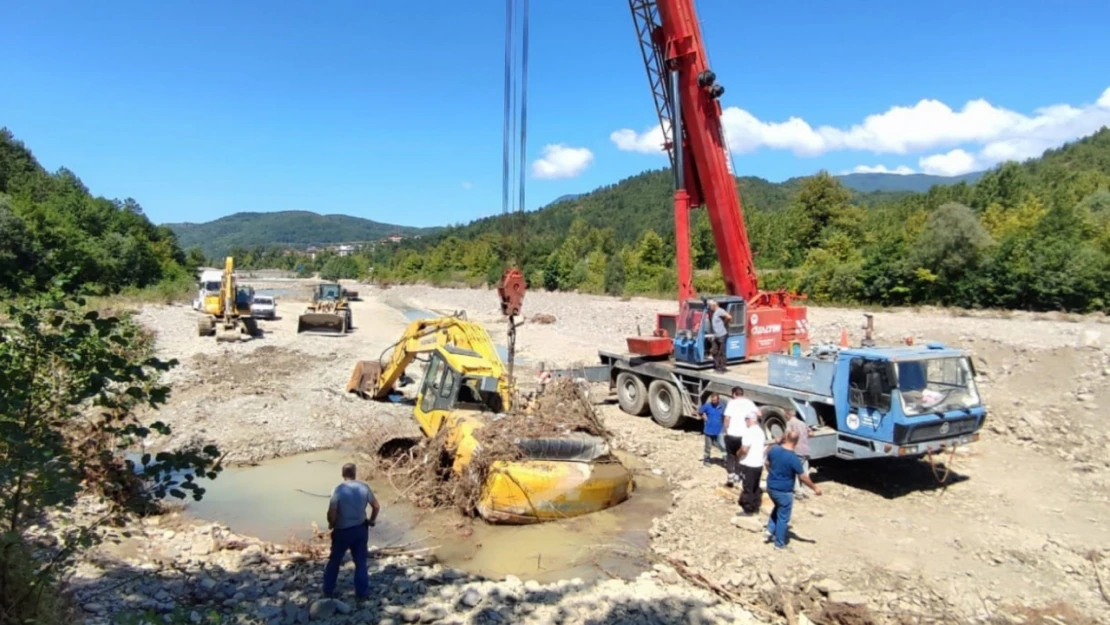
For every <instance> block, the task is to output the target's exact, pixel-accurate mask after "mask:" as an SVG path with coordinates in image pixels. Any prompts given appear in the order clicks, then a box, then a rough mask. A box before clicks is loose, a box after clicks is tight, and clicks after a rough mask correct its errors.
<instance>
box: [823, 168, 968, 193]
mask: <svg viewBox="0 0 1110 625" xmlns="http://www.w3.org/2000/svg"><path fill="white" fill-rule="evenodd" d="M985 173H987V172H985V171H975V172H971V173H970V174H964V175H962V176H930V175H929V174H844V175H842V176H837V178H839V179H840V182H841V183H842V184H843V185H844V186H846V187H848V188H849V189H852V190H854V191H859V192H861V193H871V192H872V191H911V192H913V193H924V192H926V191H928V190H929V189H930V188H932V187H933V186H934V185H938V184H945V185H948V184H959V183H961V182H966V183H968V184H972V183H974V182H976V181H978V180H979V179H980V178H982V177H983V174H985Z"/></svg>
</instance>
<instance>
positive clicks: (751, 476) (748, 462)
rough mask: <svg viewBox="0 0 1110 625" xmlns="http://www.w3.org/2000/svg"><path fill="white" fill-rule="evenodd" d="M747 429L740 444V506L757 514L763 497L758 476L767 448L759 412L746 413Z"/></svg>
mask: <svg viewBox="0 0 1110 625" xmlns="http://www.w3.org/2000/svg"><path fill="white" fill-rule="evenodd" d="M747 424H748V427H747V429H745V430H744V437H743V440H742V442H741V444H740V477H741V479H742V480H743V489H742V490H741V491H740V508H741V509H742V510H743V511H744V514H746V515H752V514H758V513H759V507H760V504H761V503H762V499H763V491H762V490H761V489H760V488H759V478H760V477H762V475H763V462H764V452H765V450H766V448H767V435H766V433H764V431H763V426H762V425H761V424H760V423H759V413H754V414H751V413H749V414H748V415H747Z"/></svg>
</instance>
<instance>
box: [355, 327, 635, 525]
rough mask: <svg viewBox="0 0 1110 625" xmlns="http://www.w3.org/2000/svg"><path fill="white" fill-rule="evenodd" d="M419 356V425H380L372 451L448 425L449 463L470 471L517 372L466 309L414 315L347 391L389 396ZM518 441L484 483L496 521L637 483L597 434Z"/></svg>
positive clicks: (588, 504) (481, 506)
mask: <svg viewBox="0 0 1110 625" xmlns="http://www.w3.org/2000/svg"><path fill="white" fill-rule="evenodd" d="M383 356H384V354H383ZM418 356H419V357H420V359H421V360H422V361H426V364H425V366H424V376H423V381H422V383H421V386H420V388H419V391H418V393H417V395H416V402H415V407H414V409H413V417H414V422H415V423H409V424H407V425H406V426H400V428H401V429H399V430H391V431H384V432H382V433H381V435H380V436H378V438H377V440H376V441H374V442H373V443H372V445H373V446H374V447H377V449H376V450H372V451H374V452H376V453H379V454H383V455H384V454H385V453H386V450H387V449H397V448H399V447H402V446H403V445H404V444H415V442H417V441H418V440H419V438H420V437H421V436H424V437H428V438H434V437H436V436H437V435H438V434H440V433H441V432H443V434H444V435H445V436H446V448H447V449H449V450H453V453H454V457H453V462H452V465H451V471H453V472H454V473H455V474H456V475H462V474H463V472H464V470H465V469H466V468H467V466H468V465H469V464H470V463H471V462H473V461H474V460H475V458H478V457H480V455H481V454H482V453H483V449H482V444H481V442H480V440H479V436H476V434H478V433H479V430H480V429H481V428H483V427H486V426H488V424H489V423H490V422H491V421H493V420H497V419H501V418H505V417H506V413H507V412H509V410H510V409H511V408H512V405H511V404H512V400H513V393H512V392H511V385H510V380H509V376H508V375H507V372H506V370H505V367H504V365H503V363H502V361H501V357H500V356H499V355H498V353H497V349H496V346H495V345H494V344H493V341H492V340H491V339H490V336H489V333H488V332H486V330H485V328H483V327H482V326H481V325H479V324H477V323H475V322H471V321H468V320H467V319H466V318H465V315H464V314H461V313H456V315H454V316H446V317H440V318H436V319H424V320H418V321H414V322H412V323H411V324H409V326H408V328H407V329H406V330H405V333H404V335H403V336H402V337H401V339H400V340H399V341H398V342H397V343H396V344H395V345H394V346H393V351H392V354H391V355H390V356H389V357H388V359H387V360H384V362H383V360H379V361H373V360H362V361H359V362H358V363H357V364H356V365H355V368H354V371H353V372H352V373H351V379H350V381H349V382H348V383H347V391H348V392H352V393H357V394H358V395H360V396H362V397H363V398H366V399H379V400H380V399H386V398H388V396H389V395H390V394H391V393H392V392H393V391H394V385H395V384H396V383H398V382H400V383H402V385H403V384H406V383H409V382H411V380H409V379H408V378H406V377H405V369H406V367H408V366H409V364H411V363H412V362H413V361H414V360H416V358H417V357H418ZM512 442H513V443H514V444H515V445H516V446H517V447H518V450H519V453H516V454H514V458H513V459H512V460H496V461H493V462H492V464H491V465H490V470H489V471H488V472H487V473H486V474H485V475H486V481H485V483H484V484H483V485H482V486H481V492H480V495H479V498H478V503H477V512H478V514H479V515H480V516H481V517H482V518H484V519H485V520H486V521H488V522H490V523H500V524H527V523H537V522H541V521H548V520H553V519H563V518H569V517H575V516H579V515H583V514H588V513H591V512H596V511H598V510H604V509H606V508H609V507H611V506H614V505H616V504H618V503H620V502H622V501H624V500H625V499H627V498H628V495H629V493H630V492H631V490H632V487H633V483H632V473H631V472H630V471H629V470H628V469H627V468H626V467H625V466H624V465H623V464H621V462H620V461H619V460H618V459H617V458H616V457H615V456H614V455H613V454H612V452H611V450H610V449H609V445H608V442H607V441H605V440H604V439H603V438H601V437H599V436H593V435H589V434H582V433H574V434H565V435H561V436H543V437H539V438H525V437H518V438H515V440H513V441H512Z"/></svg>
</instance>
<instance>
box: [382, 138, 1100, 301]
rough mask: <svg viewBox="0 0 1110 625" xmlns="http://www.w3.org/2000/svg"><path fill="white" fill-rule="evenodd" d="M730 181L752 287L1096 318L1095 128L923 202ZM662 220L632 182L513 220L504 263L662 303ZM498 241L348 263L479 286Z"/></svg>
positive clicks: (493, 230)
mask: <svg viewBox="0 0 1110 625" xmlns="http://www.w3.org/2000/svg"><path fill="white" fill-rule="evenodd" d="M738 186H739V189H740V194H741V196H742V200H743V204H744V217H745V221H746V223H747V226H748V231H749V236H750V239H751V244H752V248H753V251H754V253H755V255H756V264H757V267H758V268H760V269H761V270H763V271H761V276H762V277H761V284H762V285H763V286H765V287H776V286H785V287H789V288H792V289H796V290H798V291H801V292H804V293H807V294H808V295H809V296H810V298H811V300H814V301H817V302H822V301H824V302H868V303H878V304H914V303H936V304H944V305H956V306H968V307H1003V308H1018V309H1039V310H1045V309H1063V310H1081V311H1086V310H1107V309H1108V308H1110V304H1108V303H1110V297H1108V296H1107V295H1106V293H1107V292H1110V130H1108V129H1103V130H1101V131H1099V132H1098V133H1096V134H1094V135H1092V136H1090V137H1087V138H1084V139H1082V140H1079V141H1076V142H1074V143H1072V144H1069V145H1066V146H1064V147H1061V148H1060V149H1056V150H1049V151H1047V152H1045V153H1044V155H1043V156H1042V157H1040V158H1037V159H1033V160H1031V161H1028V162H1025V163H1021V164H1019V163H1012V162H1011V163H1006V164H1003V165H1001V166H999V167H997V168H995V169H992V170H990V171H988V172H985V173H983V174H982V176H981V177H980V178H979V179H978V180H977V181H976V182H974V183H968V182H966V181H965V182H960V183H958V184H954V185H938V186H934V187H932V188H931V189H929V190H928V191H927V192H925V193H909V192H902V193H892V192H875V193H853V192H852V191H851V190H850V189H849V188H847V187H846V186H845V185H844V184H843V183H842V182H841V181H840V180H838V179H837V178H836V177H835V176H830V175H828V174H827V173H822V174H819V175H817V176H813V177H811V178H805V179H795V180H790V181H787V182H785V183H782V184H772V183H769V182H767V181H765V180H761V179H758V178H741V179H739V180H738ZM672 210H673V209H672V205H671V178H670V174H669V173H668V172H666V171H662V170H660V171H651V172H645V173H643V174H640V175H637V176H633V177H631V178H628V179H625V180H622V181H620V182H618V183H616V184H614V185H611V186H608V187H604V188H601V189H598V190H596V191H594V192H591V193H588V194H585V195H583V196H581V197H578V198H575V199H571V200H568V201H564V202H559V203H556V204H554V205H552V206H549V207H547V208H545V209H542V210H539V211H535V212H531V213H528V214H526V215H524V216H523V218H521V217H519V216H518V217H516V218H514V219H517V220H522V221H523V223H524V225H523V227H518V226H516V225H514V226H513V227H511V228H510V229H509V231H510V234H511V236H510V238H509V239H508V240H507V241H508V243H509V245H510V246H514V247H515V246H517V245H518V240H519V239H522V243H520V244H519V245H522V246H523V251H522V252H518V253H516V256H517V257H518V258H519V259H520V260H521V261H522V265H523V267H524V269H525V273H526V277H527V279H528V281H529V283H530V284H531V285H532V286H533V287H537V286H544V287H546V288H552V289H566V290H571V289H573V290H580V291H591V292H609V293H669V292H673V289H674V283H675V279H674V270H673V259H674V242H673V239H674V235H673V232H674V224H673V216H672ZM693 230H694V231H693V245H694V256H695V260H696V263H697V267H698V268H699V269H702V270H703V272H702V273H701V274H700V275H699V277H698V287H699V288H700V289H701V290H702V291H704V292H714V291H716V292H720V291H721V290H723V284H722V283H721V282H720V277H719V269H717V268H715V262H716V253H715V251H714V250H713V245H712V236H711V233H710V231H709V229H708V224H707V220H706V219H705V217H704V211H698V212H697V217H696V219H695V224H694V228H693ZM503 232H504V228H503V224H502V222H501V220H500V219H499V218H496V217H494V218H486V219H482V220H478V221H476V222H473V223H471V224H468V225H466V226H461V227H456V228H449V229H445V230H444V231H442V232H440V233H438V234H437V235H435V236H429V237H424V238H422V239H420V240H418V241H410V242H405V243H402V244H400V245H395V246H380V247H378V248H377V249H375V250H374V251H373V252H372V253H371V255H370V256H369V257H368V258H366V259H365V263H364V265H366V266H372V267H373V275H375V276H376V277H378V278H380V279H385V280H396V281H405V280H430V281H434V282H457V281H461V280H465V281H468V282H482V281H487V282H489V281H493V280H496V277H497V276H498V274H499V268H500V265H501V260H502V259H501V256H502V254H501V250H502V249H504V248H505V243H506V239H505V238H504V234H503ZM518 233H522V234H518ZM769 269H773V270H774V271H766V270H769Z"/></svg>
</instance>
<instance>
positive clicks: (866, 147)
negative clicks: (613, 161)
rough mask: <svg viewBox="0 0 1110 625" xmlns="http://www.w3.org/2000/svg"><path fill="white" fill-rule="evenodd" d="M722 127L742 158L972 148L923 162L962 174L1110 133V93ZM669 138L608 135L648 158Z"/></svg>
mask: <svg viewBox="0 0 1110 625" xmlns="http://www.w3.org/2000/svg"><path fill="white" fill-rule="evenodd" d="M721 123H722V124H723V125H724V128H725V136H726V137H728V144H729V147H730V148H731V149H732V150H733V151H734V152H741V153H744V152H752V151H755V150H758V149H760V148H770V149H774V150H790V151H792V152H793V153H794V154H795V155H797V156H819V155H822V154H825V153H828V152H837V151H860V152H872V153H875V154H913V153H921V152H926V151H930V150H938V149H945V148H956V147H957V146H968V147H969V148H971V146H976V147H975V148H971V149H972V150H973V151H974V154H973V153H972V152H969V151H967V150H958V151H949V152H946V153H943V154H935V155H930V156H926V157H923V158H922V159H921V161H920V164H921V167H922V168H923V169H925V170H926V171H928V168H929V167H931V168H933V170H934V171H941V170H945V171H956V170H958V169H960V167H967V166H974V167H978V168H984V167H990V166H992V165H995V164H997V163H999V162H1002V161H1004V160H1008V159H1014V160H1024V159H1027V158H1031V157H1034V156H1039V155H1040V154H1041V153H1042V152H1044V150H1046V149H1049V148H1053V147H1057V146H1059V145H1060V144H1062V143H1065V142H1067V141H1071V140H1074V139H1078V138H1079V137H1082V136H1085V135H1089V134H1091V133H1093V132H1095V131H1096V130H1098V129H1099V128H1101V127H1102V126H1110V88H1107V89H1106V90H1105V91H1103V92H1102V94H1101V96H1100V97H1099V98H1098V100H1097V101H1096V102H1095V103H1094V104H1086V105H1081V106H1073V105H1070V104H1055V105H1052V106H1047V107H1044V108H1040V109H1037V110H1036V111H1034V112H1033V114H1032V115H1025V114H1022V113H1018V112H1015V111H1011V110H1009V109H1006V108H1003V107H1000V106H995V105H993V104H991V103H990V102H987V101H986V100H983V99H978V100H971V101H970V102H967V103H966V104H964V106H963V107H962V108H961V109H959V110H954V109H952V108H951V107H949V106H948V105H947V104H945V103H943V102H940V101H939V100H931V99H926V100H921V101H919V102H918V103H917V104H914V105H913V106H894V107H891V108H890V109H888V110H887V111H886V112H884V113H876V114H873V115H868V116H867V117H865V118H864V119H863V121H861V122H860V123H858V124H854V125H852V126H850V127H847V128H836V127H833V126H819V127H817V128H814V127H813V126H811V125H810V124H809V123H808V122H806V121H805V120H804V119H801V118H799V117H791V118H788V119H787V120H786V121H782V122H768V121H763V120H760V119H757V118H756V117H755V116H754V115H752V114H751V113H749V112H748V111H745V110H744V109H741V108H738V107H735V106H730V107H728V108H726V109H724V111H723V112H722V115H721ZM662 137H663V133H662V131H661V130H660V128H659V126H658V125H656V126H655V127H654V128H652V129H650V130H647V131H645V132H643V133H637V132H635V131H634V130H630V129H627V128H624V129H621V130H618V131H616V132H614V133H612V134H611V135H610V136H609V138H610V139H611V140H612V141H613V143H614V144H615V145H616V146H617V148H619V149H621V150H626V151H633V152H645V153H656V152H660V151H661V150H662V147H661V146H662ZM957 152H958V153H957ZM968 157H970V158H968ZM926 162H927V163H929V165H928V166H926V165H925V163H926ZM960 173H964V172H960Z"/></svg>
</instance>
